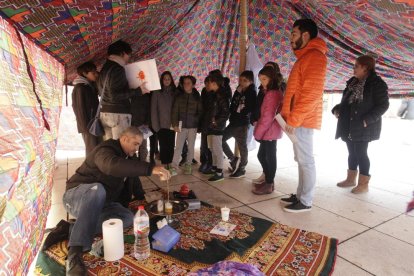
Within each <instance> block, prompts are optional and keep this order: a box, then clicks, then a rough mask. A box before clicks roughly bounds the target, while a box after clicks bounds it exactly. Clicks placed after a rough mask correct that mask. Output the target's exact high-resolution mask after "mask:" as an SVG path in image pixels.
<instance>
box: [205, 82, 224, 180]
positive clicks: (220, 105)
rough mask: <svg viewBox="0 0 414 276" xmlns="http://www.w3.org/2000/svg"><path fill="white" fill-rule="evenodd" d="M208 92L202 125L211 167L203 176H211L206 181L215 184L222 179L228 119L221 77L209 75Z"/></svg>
mask: <svg viewBox="0 0 414 276" xmlns="http://www.w3.org/2000/svg"><path fill="white" fill-rule="evenodd" d="M207 86H208V89H207V90H208V91H210V92H209V93H212V95H211V97H209V98H208V99H209V102H208V103H207V106H208V107H209V109H208V110H206V111H205V114H204V124H205V127H206V128H207V143H208V147H209V149H210V150H211V153H212V159H213V160H212V161H213V162H212V163H213V166H212V168H211V170H210V171H207V172H205V174H212V175H213V176H212V177H210V178H209V179H208V181H211V182H216V181H221V180H223V179H224V176H223V146H222V140H223V131H224V129H225V128H226V122H227V120H228V118H229V115H230V111H229V98H228V96H227V95H226V92H225V90H224V87H223V77H222V76H220V75H210V76H209V79H208V83H207Z"/></svg>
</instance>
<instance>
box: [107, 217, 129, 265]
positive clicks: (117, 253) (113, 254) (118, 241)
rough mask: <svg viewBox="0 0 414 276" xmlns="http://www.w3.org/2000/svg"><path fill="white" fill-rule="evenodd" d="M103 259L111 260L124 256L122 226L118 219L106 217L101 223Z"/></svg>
mask: <svg viewBox="0 0 414 276" xmlns="http://www.w3.org/2000/svg"><path fill="white" fill-rule="evenodd" d="M102 235H103V246H104V259H105V261H108V262H113V261H116V260H119V259H121V258H122V257H123V256H124V227H123V224H122V220H120V219H108V220H105V221H104V222H103V223H102Z"/></svg>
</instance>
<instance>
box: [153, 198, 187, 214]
mask: <svg viewBox="0 0 414 276" xmlns="http://www.w3.org/2000/svg"><path fill="white" fill-rule="evenodd" d="M170 202H171V204H172V205H173V211H172V213H171V214H167V213H164V211H162V212H158V208H157V207H158V206H157V205H158V200H154V201H152V202H150V203H149V204H148V205H147V208H146V209H147V210H148V211H150V213H151V214H153V215H156V216H172V215H177V214H181V213H183V212H185V211H186V210H187V209H188V203H187V202H186V201H181V200H170Z"/></svg>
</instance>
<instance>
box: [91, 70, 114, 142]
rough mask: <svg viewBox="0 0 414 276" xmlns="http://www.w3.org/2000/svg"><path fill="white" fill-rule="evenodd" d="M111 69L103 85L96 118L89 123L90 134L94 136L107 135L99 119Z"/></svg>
mask: <svg viewBox="0 0 414 276" xmlns="http://www.w3.org/2000/svg"><path fill="white" fill-rule="evenodd" d="M111 69H112V68H111ZM111 69H109V71H108V73H107V74H106V77H105V81H104V85H103V88H102V93H101V95H102V96H101V99H100V100H99V104H98V110H96V114H95V117H94V118H93V119H92V120H91V121H90V122H89V123H88V126H87V127H88V130H89V133H90V134H92V135H93V136H103V135H104V134H105V129H104V127H103V126H102V123H101V119H99V117H100V115H101V101H102V98H103V93H104V92H105V87H106V83H107V81H108V77H109V73H110V72H111Z"/></svg>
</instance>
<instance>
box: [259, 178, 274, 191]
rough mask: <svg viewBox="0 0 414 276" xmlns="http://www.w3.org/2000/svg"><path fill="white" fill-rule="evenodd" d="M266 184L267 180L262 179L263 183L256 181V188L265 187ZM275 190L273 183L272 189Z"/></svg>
mask: <svg viewBox="0 0 414 276" xmlns="http://www.w3.org/2000/svg"><path fill="white" fill-rule="evenodd" d="M265 184H266V180H265V181H262V182H261V183H255V184H254V189H261V187H263V186H264V185H265ZM274 190H275V184H274V183H272V191H274Z"/></svg>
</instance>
